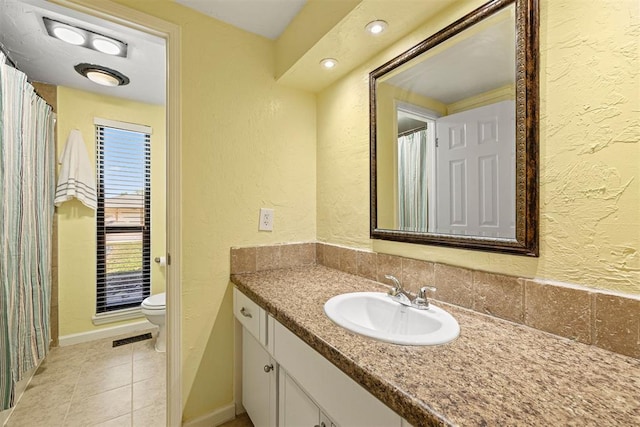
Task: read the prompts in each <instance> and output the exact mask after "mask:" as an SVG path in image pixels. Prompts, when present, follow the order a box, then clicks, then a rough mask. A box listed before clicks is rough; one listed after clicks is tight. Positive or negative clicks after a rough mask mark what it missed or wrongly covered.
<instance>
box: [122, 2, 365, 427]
mask: <svg viewBox="0 0 640 427" xmlns="http://www.w3.org/2000/svg"><path fill="white" fill-rule="evenodd" d="M120 2H121V3H123V4H125V5H126V6H128V7H131V8H134V9H138V10H141V11H142V12H145V13H147V14H149V15H154V16H156V17H159V18H161V19H164V20H166V21H169V22H173V23H175V24H177V25H179V26H180V27H181V32H182V46H181V67H182V76H181V77H182V79H181V81H182V83H181V85H182V86H181V96H182V100H181V101H182V107H181V108H182V135H181V136H182V215H183V224H182V280H181V283H180V286H181V290H182V359H183V366H182V375H183V396H184V398H185V400H186V401H185V408H184V419H185V420H188V419H193V418H196V417H198V416H202V415H204V414H207V413H209V412H211V411H213V410H215V409H219V408H220V407H222V406H224V405H227V404H230V403H231V402H232V401H233V325H234V323H233V322H234V320H233V315H232V310H231V293H230V292H229V289H230V288H231V287H230V284H229V249H230V247H231V246H247V245H256V244H267V243H275V242H286V241H313V240H314V239H315V235H316V234H315V228H316V202H315V188H316V173H315V167H316V166H315V153H316V144H315V141H316V137H315V134H316V109H315V96H314V95H312V94H309V93H306V92H303V91H300V90H295V89H288V88H285V87H282V86H280V85H278V84H276V82H275V79H274V75H275V67H274V57H275V52H274V45H275V44H274V42H272V41H270V40H267V39H265V38H262V37H259V36H256V35H253V34H250V33H247V32H245V31H241V30H239V29H237V28H234V27H232V26H230V25H227V24H224V23H221V22H219V21H217V20H215V19H212V18H209V17H207V16H205V15H202V14H199V13H197V12H195V11H193V10H191V9H188V8H185V7H182V6H180V5H178V4H176V3H173V2H170V1H154V2H140V1H139V0H122V1H120ZM365 125H366V124H365ZM261 207H269V208H273V209H274V218H275V220H274V231H273V232H258V215H259V209H260V208H261Z"/></svg>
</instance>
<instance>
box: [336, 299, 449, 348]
mask: <svg viewBox="0 0 640 427" xmlns="http://www.w3.org/2000/svg"><path fill="white" fill-rule="evenodd" d="M324 312H325V313H326V314H327V316H329V318H330V319H331V320H333V321H334V322H335V323H337V324H338V325H340V326H342V327H343V328H346V329H348V330H350V331H352V332H355V333H357V334H360V335H364V336H367V337H371V338H374V339H377V340H380V341H385V342H389V343H393V344H404V345H437V344H444V343H447V342H449V341H453V340H454V339H456V338H457V337H458V335H460V326H459V325H458V322H457V321H456V319H454V318H453V316H451V315H450V314H449V313H447V312H446V311H444V310H442V309H441V308H438V307H435V306H434V305H433V304H431V305H430V306H429V309H428V310H417V309H415V308H412V307H407V306H405V305H402V304H400V303H398V302H396V301H394V300H392V299H391V298H390V297H389V296H388V295H387V294H384V293H382V292H354V293H349V294H342V295H337V296H335V297H333V298H331V299H330V300H329V301H327V302H326V303H325V304H324Z"/></svg>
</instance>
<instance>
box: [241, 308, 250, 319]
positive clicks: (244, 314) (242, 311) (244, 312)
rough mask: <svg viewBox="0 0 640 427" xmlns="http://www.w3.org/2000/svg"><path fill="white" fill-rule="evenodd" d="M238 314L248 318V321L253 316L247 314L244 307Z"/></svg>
mask: <svg viewBox="0 0 640 427" xmlns="http://www.w3.org/2000/svg"><path fill="white" fill-rule="evenodd" d="M240 314H242V315H243V316H244V317H248V318H249V319H251V318H252V317H253V315H251V313H249V312H248V311H247V309H246V308H244V307H242V308H241V309H240Z"/></svg>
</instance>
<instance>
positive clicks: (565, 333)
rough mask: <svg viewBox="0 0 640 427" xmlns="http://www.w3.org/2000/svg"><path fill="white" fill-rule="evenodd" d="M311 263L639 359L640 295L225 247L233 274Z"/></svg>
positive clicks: (357, 257)
mask: <svg viewBox="0 0 640 427" xmlns="http://www.w3.org/2000/svg"><path fill="white" fill-rule="evenodd" d="M314 264H320V265H324V266H326V267H329V268H333V269H336V270H340V271H344V272H345V273H349V274H354V275H357V276H360V277H363V278H366V279H370V280H375V281H377V282H382V283H387V284H390V282H389V281H388V280H387V279H385V278H384V276H385V275H387V274H391V275H393V276H396V277H397V278H398V279H400V281H401V283H402V284H403V286H405V288H406V289H408V290H410V291H411V292H413V293H415V292H416V291H417V290H418V288H419V287H421V286H425V285H428V286H435V287H436V288H437V290H436V291H435V293H433V294H432V295H431V297H432V298H433V299H434V300H439V301H443V302H446V303H449V304H454V305H458V306H461V307H465V308H468V309H470V310H474V311H476V312H479V313H483V314H487V315H490V316H493V317H498V318H501V319H505V320H509V321H512V322H516V323H522V324H525V325H527V326H530V327H532V328H535V329H539V330H541V331H545V332H549V333H551V334H554V335H559V336H562V337H565V338H569V339H572V340H576V341H579V342H582V343H585V344H591V345H595V346H597V347H601V348H604V349H606V350H609V351H613V352H616V353H620V354H624V355H626V356H631V357H634V358H640V296H638V295H621V294H616V293H611V292H607V291H604V290H598V289H592V288H587V287H583V286H578V285H571V284H563V283H557V282H549V281H543V280H536V279H532V278H526V277H517V276H509V275H505V274H497V273H489V272H485V271H479V270H470V269H467V268H461V267H455V266H451V265H447V264H442V263H433V262H429V261H422V260H416V259H412V258H405V257H400V256H396V255H388V254H382V253H375V252H368V251H362V250H356V249H350V248H345V247H342V246H336V245H329V244H326V243H291V244H279V245H271V246H258V247H247V248H231V274H242V273H253V272H256V271H263V270H273V269H279V268H288V267H303V266H310V265H314Z"/></svg>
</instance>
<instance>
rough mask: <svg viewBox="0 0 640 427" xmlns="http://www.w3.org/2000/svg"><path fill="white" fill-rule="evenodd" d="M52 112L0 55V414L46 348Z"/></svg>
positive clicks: (52, 157) (52, 176)
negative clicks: (17, 384) (25, 374)
mask: <svg viewBox="0 0 640 427" xmlns="http://www.w3.org/2000/svg"><path fill="white" fill-rule="evenodd" d="M54 159H55V153H54V113H53V112H52V110H51V107H50V106H48V105H47V104H46V103H45V102H44V101H43V100H42V99H41V98H40V97H38V96H37V95H36V94H35V92H34V89H33V87H32V86H31V85H30V84H29V83H28V82H27V79H26V76H25V75H24V73H22V72H20V71H18V70H16V69H14V68H13V67H11V66H9V65H5V58H4V55H2V54H0V242H1V246H0V286H1V287H0V400H1V402H0V405H1V407H0V410H4V409H7V408H9V407H10V406H12V405H13V401H14V397H15V396H14V387H15V383H16V382H18V381H20V380H21V379H22V375H23V374H24V373H25V372H26V371H28V370H30V369H32V368H34V367H35V366H37V364H38V362H39V361H40V360H42V359H43V358H44V357H45V355H46V354H47V351H48V348H49V340H50V331H49V303H50V295H51V232H52V229H51V227H52V221H53V192H54V182H55V181H54V167H55V164H54V162H55V160H54Z"/></svg>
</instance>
